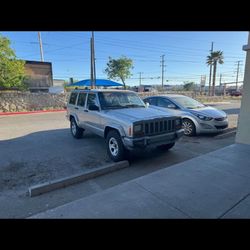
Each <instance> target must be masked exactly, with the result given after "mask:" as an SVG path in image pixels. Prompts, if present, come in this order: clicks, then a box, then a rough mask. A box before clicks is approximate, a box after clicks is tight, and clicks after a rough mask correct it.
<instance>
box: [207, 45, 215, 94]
mask: <svg viewBox="0 0 250 250" xmlns="http://www.w3.org/2000/svg"><path fill="white" fill-rule="evenodd" d="M213 49H214V42H212V45H211V50H210V54H211V53H212V52H213ZM211 76H212V63H211V64H210V71H209V85H208V95H209V96H210V95H211Z"/></svg>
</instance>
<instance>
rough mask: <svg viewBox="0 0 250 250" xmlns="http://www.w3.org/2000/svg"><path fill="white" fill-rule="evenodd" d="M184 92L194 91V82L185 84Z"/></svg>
mask: <svg viewBox="0 0 250 250" xmlns="http://www.w3.org/2000/svg"><path fill="white" fill-rule="evenodd" d="M183 89H184V90H185V91H190V90H193V89H194V82H185V83H184V85H183Z"/></svg>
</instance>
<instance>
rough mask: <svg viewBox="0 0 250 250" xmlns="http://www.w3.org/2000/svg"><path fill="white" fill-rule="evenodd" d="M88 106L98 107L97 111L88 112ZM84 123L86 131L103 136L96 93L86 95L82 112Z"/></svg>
mask: <svg viewBox="0 0 250 250" xmlns="http://www.w3.org/2000/svg"><path fill="white" fill-rule="evenodd" d="M90 105H96V106H98V107H99V111H97V110H89V106H90ZM84 121H85V125H84V126H86V127H87V129H89V130H90V131H92V132H94V133H95V134H98V135H100V136H103V129H102V128H101V115H100V103H99V100H98V96H97V94H96V93H88V96H87V102H86V107H85V110H84Z"/></svg>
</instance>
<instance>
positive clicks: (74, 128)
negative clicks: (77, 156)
mask: <svg viewBox="0 0 250 250" xmlns="http://www.w3.org/2000/svg"><path fill="white" fill-rule="evenodd" d="M70 131H71V134H72V135H73V137H74V138H76V139H80V138H82V135H83V131H84V130H83V129H82V128H80V127H78V125H77V123H76V121H75V118H71V119H70Z"/></svg>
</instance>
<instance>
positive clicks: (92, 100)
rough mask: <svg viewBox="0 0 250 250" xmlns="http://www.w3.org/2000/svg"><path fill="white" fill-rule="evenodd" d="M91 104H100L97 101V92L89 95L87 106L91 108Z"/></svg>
mask: <svg viewBox="0 0 250 250" xmlns="http://www.w3.org/2000/svg"><path fill="white" fill-rule="evenodd" d="M89 105H96V106H99V105H98V102H97V97H96V94H89V95H88V102H87V108H89Z"/></svg>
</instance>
